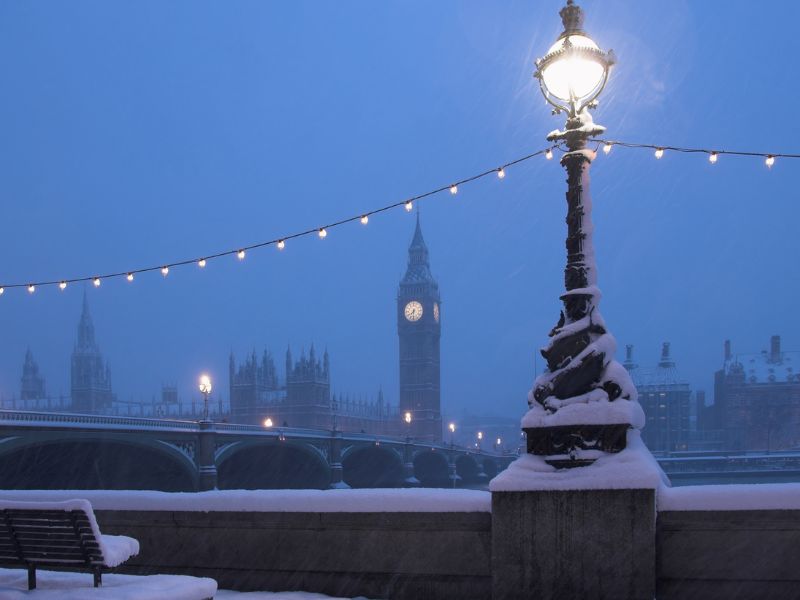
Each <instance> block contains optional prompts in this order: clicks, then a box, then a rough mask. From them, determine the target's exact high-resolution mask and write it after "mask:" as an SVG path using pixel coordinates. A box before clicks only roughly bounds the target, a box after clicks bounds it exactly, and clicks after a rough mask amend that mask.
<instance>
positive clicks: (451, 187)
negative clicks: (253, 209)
mask: <svg viewBox="0 0 800 600" xmlns="http://www.w3.org/2000/svg"><path fill="white" fill-rule="evenodd" d="M589 141H590V142H592V143H596V144H598V146H597V149H599V148H600V147H601V146H602V149H603V152H604V153H605V154H609V153H610V152H611V149H612V148H613V147H614V146H621V147H623V148H632V149H650V150H653V154H654V156H655V157H656V158H657V159H660V158H662V157H663V156H664V154H665V153H666V152H679V153H684V154H706V155H707V156H708V160H709V162H711V163H712V164H714V163H716V162H717V160H718V158H719V156H721V155H732V156H745V157H760V158H763V159H764V163H765V164H766V166H767V167H768V168H771V167H772V166H773V165H774V164H775V160H776V159H778V158H787V159H793V158H795V159H796V158H800V154H786V153H780V152H771V153H770V152H752V151H736V150H714V149H709V148H685V147H681V146H668V145H663V144H639V143H633V142H624V141H620V140H607V139H600V138H592V139H590V140H589ZM556 149H557V150H559V151H561V152H564V151H565V148H563V147H562V146H561V145H560V144H554V145H552V146H549V147H547V148H543V149H542V150H537V151H536V152H532V153H531V154H527V155H525V156H522V157H520V158H517V159H514V160H512V161H510V162H507V163H505V164H502V165H500V166H499V167H494V168H491V169H487V170H485V171H482V172H480V173H477V174H476V175H471V176H470V177H467V178H465V179H461V180H459V181H455V182H453V183H450V184H448V185H445V186H442V187H438V188H436V189H433V190H430V191H428V192H425V193H422V194H418V195H416V196H413V197H411V198H407V199H405V200H401V201H399V202H394V203H392V204H387V205H386V206H382V207H380V208H375V209H373V210H369V211H367V212H362V213H359V214H357V215H354V216H351V217H347V218H344V219H341V220H339V221H335V222H333V223H329V224H327V225H323V226H321V227H313V228H311V229H306V230H303V231H299V232H296V233H291V234H288V235H284V236H281V237H278V238H274V239H271V240H267V241H263V242H258V243H255V244H250V245H248V246H240V247H237V248H234V249H231V250H224V251H222V252H216V253H214V254H205V255H202V256H197V257H194V258H189V259H185V260H179V261H176V262H168V263H161V264H159V265H155V266H149V267H142V268H138V269H129V270H125V271H116V272H112V273H106V274H104V275H91V276H83V277H72V278H68V279H54V280H44V281H31V282H28V283H11V284H0V296H1V295H3V293H4V292H5V291H6V289H13V288H26V289H27V290H28V292H29V293H31V294H33V293H34V292H35V291H36V290H37V289H38V288H40V287H47V286H58V288H59V289H61V290H64V289H66V288H67V286H68V285H69V284H71V283H81V282H86V281H91V282H92V284H93V285H94V286H95V287H100V285H101V284H102V282H103V281H105V280H107V279H117V278H121V277H124V278H126V279H127V280H128V281H133V280H134V279H135V277H136V275H140V274H142V273H150V272H153V271H159V272H160V273H161V275H162V276H164V277H167V276H168V275H169V273H170V270H171V269H174V268H176V267H183V266H186V265H192V264H194V265H197V266H198V267H199V268H201V269H203V268H205V267H206V265H207V264H208V261H210V260H214V259H218V258H223V257H225V256H233V255H236V257H237V258H238V259H239V260H244V259H245V257H246V255H247V252H248V251H250V250H255V249H257V248H263V247H265V246H275V247H276V248H277V249H278V250H283V249H284V248H285V247H286V243H287V242H288V241H289V240H295V239H298V238H301V237H306V236H309V235H315V234H316V235H317V236H318V237H319V238H321V239H324V238H325V237H327V235H328V231H330V230H331V229H333V228H334V227H339V226H341V225H346V224H348V223H352V222H354V221H359V222H360V223H361V224H362V225H367V224H368V223H369V219H370V217H371V216H373V215H377V214H380V213H383V212H386V211H389V210H392V209H395V208H399V207H401V206H402V207H403V208H404V209H405V210H406V211H407V212H411V211H412V210H413V208H414V203H415V202H419V201H421V200H424V199H426V198H429V197H431V196H434V195H436V194H440V193H443V192H448V191H449V192H450V194H451V195H456V194H457V193H458V190H459V186H463V185H466V184H469V183H472V182H474V181H477V180H479V179H482V178H484V177H487V176H489V175H492V174H494V175H496V176H497V178H498V179H501V180H502V179H505V176H506V169H508V168H509V167H513V166H514V165H518V164H520V163H522V162H525V161H527V160H530V159H532V158H534V157H536V156H542V155H543V156H544V157H545V158H546V159H548V160H551V159H552V158H553V150H556Z"/></svg>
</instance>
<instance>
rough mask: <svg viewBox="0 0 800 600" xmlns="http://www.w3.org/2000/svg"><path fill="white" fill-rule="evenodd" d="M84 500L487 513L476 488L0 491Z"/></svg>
mask: <svg viewBox="0 0 800 600" xmlns="http://www.w3.org/2000/svg"><path fill="white" fill-rule="evenodd" d="M74 498H85V499H86V500H88V501H89V502H90V503H91V505H92V508H94V510H166V511H170V510H174V511H203V512H211V511H221V512H225V511H230V512H234V511H235V512H490V511H491V505H492V500H491V494H489V493H488V492H484V491H480V490H450V489H358V490H215V491H212V492H191V493H170V492H154V491H137V490H131V491H126V490H2V491H0V499H2V500H15V501H28V502H30V501H39V502H41V501H48V502H53V501H63V500H71V499H74Z"/></svg>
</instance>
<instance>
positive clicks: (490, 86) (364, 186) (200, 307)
mask: <svg viewBox="0 0 800 600" xmlns="http://www.w3.org/2000/svg"><path fill="white" fill-rule="evenodd" d="M562 4H563V3H562V2H560V1H552V2H540V3H533V2H530V1H522V0H520V1H511V2H503V3H485V2H478V1H477V0H475V1H456V0H447V1H442V2H437V3H435V4H431V3H423V2H417V1H414V2H394V1H392V2H389V1H387V2H383V3H379V4H376V3H369V2H350V3H347V4H328V3H313V2H291V3H288V2H287V3H284V2H272V3H260V2H240V3H237V4H236V5H235V9H234V8H233V7H232V6H231V5H228V4H203V5H197V4H195V3H189V2H174V3H170V4H163V3H156V2H151V3H141V4H137V5H136V6H133V5H125V4H121V3H110V2H99V1H96V2H76V3H70V4H69V5H59V4H53V3H50V4H45V3H29V2H22V1H19V2H16V1H14V2H6V3H4V4H3V5H2V6H0V50H2V51H0V73H2V75H3V87H4V90H5V92H4V94H3V95H2V97H0V124H2V130H3V135H2V136H0V165H2V166H1V167H0V172H1V173H2V177H0V194H2V208H3V223H4V227H3V235H2V236H0V256H3V257H4V260H2V262H0V284H3V283H4V282H17V281H27V280H29V279H51V278H52V279H58V278H61V277H73V276H89V275H92V274H94V273H97V272H107V271H117V270H126V269H129V268H137V267H140V266H147V265H151V264H159V263H160V262H167V261H174V260H181V259H184V258H189V257H192V256H199V255H203V254H206V253H208V254H210V253H213V252H216V251H220V250H227V249H230V248H235V247H238V246H242V245H248V244H251V243H255V242H258V241H261V240H265V239H271V238H275V237H280V236H282V235H284V234H286V233H291V232H294V231H297V230H302V229H306V228H309V227H315V226H319V225H322V224H325V223H328V222H331V221H335V220H337V219H339V218H342V217H347V216H351V215H353V214H357V213H359V212H361V211H365V210H369V209H372V208H375V207H378V206H381V205H384V204H387V203H389V202H393V201H399V200H402V199H403V198H405V197H408V196H412V195H415V194H418V193H420V192H425V191H427V190H429V189H431V188H435V187H439V186H441V185H446V184H448V183H449V182H451V181H453V180H456V179H460V178H462V177H465V176H468V175H471V174H473V173H475V172H478V171H481V170H483V169H485V168H490V167H492V166H495V165H499V164H502V163H504V162H506V161H508V160H512V159H514V158H516V157H518V156H521V155H524V154H527V153H529V152H531V151H534V150H537V149H540V148H543V147H545V146H546V145H547V143H546V141H545V139H544V138H545V135H546V134H547V133H548V132H549V131H550V130H552V129H555V128H557V127H560V126H561V125H562V121H563V118H562V117H553V116H551V115H550V112H549V110H548V109H547V107H546V106H545V105H544V101H543V100H542V98H541V95H540V93H539V90H538V89H537V85H536V83H535V81H534V80H533V78H532V77H531V74H532V72H533V62H534V59H535V58H536V57H537V56H541V55H543V54H544V53H545V51H546V50H547V48H548V47H549V46H550V44H551V43H552V41H553V40H554V39H555V37H556V36H557V35H558V33H559V32H560V21H559V18H558V10H559V8H560V7H561V6H562ZM580 4H581V5H582V6H583V8H584V10H585V12H586V28H587V30H588V31H589V33H590V34H591V35H592V36H593V37H594V38H595V39H596V40H597V41H598V42H599V43H600V44H601V45H602V46H603V47H606V48H613V49H614V50H615V52H616V53H617V55H618V58H619V64H618V66H617V67H616V69H615V70H614V72H613V73H612V77H611V81H610V84H609V88H608V90H607V92H605V93H604V95H603V97H602V98H601V105H600V107H599V108H598V110H597V111H595V112H596V114H595V120H596V121H597V122H598V123H601V124H603V125H605V126H606V127H607V128H608V137H609V138H612V139H621V140H626V141H633V142H637V141H641V142H647V143H663V144H675V145H687V146H700V147H705V148H715V149H723V148H724V149H732V150H733V149H741V150H756V151H764V152H767V151H769V152H793V151H794V152H796V151H797V147H796V140H795V136H794V127H793V126H792V125H791V124H789V125H787V124H786V118H785V117H784V116H783V113H784V112H785V110H780V108H782V106H781V105H779V104H778V103H777V102H775V101H774V100H772V99H773V98H780V99H783V98H791V97H793V96H794V93H795V92H796V91H797V89H798V87H800V83H798V81H797V79H796V76H795V72H794V70H793V69H792V68H790V66H789V65H788V64H787V61H788V60H789V59H788V58H787V57H791V56H793V52H794V49H793V47H792V46H791V44H792V40H791V39H790V38H789V37H786V36H777V37H776V36H775V35H774V15H775V14H781V15H782V18H785V19H786V20H788V21H791V20H792V18H797V17H800V7H798V6H797V5H796V3H793V2H788V1H786V2H779V3H778V4H777V5H771V7H770V9H769V10H764V8H763V6H760V5H758V4H756V3H752V4H751V3H729V4H726V6H725V10H720V8H719V7H718V6H716V5H714V4H713V3H690V2H688V1H675V2H670V3H669V4H668V5H666V4H665V3H660V2H655V1H654V0H653V1H646V2H638V3H630V2H623V1H622V0H606V1H605V2H599V1H597V0H595V1H589V0H587V1H585V2H581V3H580ZM779 106H780V108H779ZM790 119H791V116H790ZM798 166H799V165H798V164H797V163H795V162H792V161H789V160H783V161H781V160H779V161H778V162H777V163H776V165H775V166H774V167H773V168H772V169H771V170H768V169H766V167H765V166H764V164H763V161H761V160H758V159H755V158H752V159H746V158H734V157H722V158H721V159H720V161H719V162H718V164H716V165H713V166H712V165H710V164H709V163H708V161H707V160H706V158H705V157H704V156H701V155H675V154H671V153H667V154H666V155H665V156H664V158H662V159H661V160H660V161H656V160H655V159H654V158H653V156H652V153H651V152H648V151H635V150H625V149H623V148H615V149H614V150H613V151H612V152H611V154H610V155H609V156H607V157H606V156H603V155H602V153H601V154H600V156H598V158H597V160H596V161H595V163H594V166H593V170H592V175H593V180H592V186H593V187H592V195H593V199H594V221H595V226H596V235H595V244H596V248H597V254H598V262H599V285H600V287H601V289H602V290H603V292H604V298H603V300H602V302H601V310H602V312H603V315H604V316H605V319H606V321H607V323H608V326H609V328H610V330H611V332H612V333H614V335H615V337H616V338H617V341H618V345H619V348H618V353H617V356H618V358H622V357H623V356H624V346H625V344H634V345H635V347H636V360H637V362H638V363H639V364H640V365H642V366H652V365H655V363H656V362H657V361H658V357H659V354H660V350H661V343H662V342H663V341H669V342H671V347H672V354H673V357H674V359H675V360H676V362H677V365H678V369H679V371H680V372H681V373H682V374H683V376H684V377H685V378H686V379H688V380H689V381H690V382H691V383H692V385H693V386H694V388H695V389H705V390H706V393H707V397H708V398H709V399H710V398H711V396H712V374H713V371H714V370H715V369H717V368H719V366H720V365H721V363H722V344H723V340H725V339H731V340H732V343H733V349H734V352H735V353H736V352H758V351H760V350H761V349H764V348H767V346H768V343H769V337H770V336H771V335H773V334H779V335H781V336H782V339H783V347H784V349H786V350H796V349H798V347H800V324H799V323H798V320H797V318H796V312H795V311H796V308H795V304H796V300H795V298H796V295H797V291H798V285H797V283H796V278H795V277H794V275H793V271H792V267H793V266H794V261H793V260H792V259H794V258H796V257H797V254H798V241H797V238H796V236H795V235H794V232H793V231H792V228H793V226H794V221H795V220H796V217H792V216H791V215H793V214H795V212H796V210H797V206H796V205H797V199H798V198H797V192H796V183H795V178H796V174H797V168H798ZM564 189H565V184H564V174H563V170H562V169H561V167H560V166H559V165H558V163H557V161H556V160H553V161H545V160H544V159H541V160H536V159H534V160H532V161H530V162H528V163H525V164H523V165H520V166H519V167H516V168H511V169H509V170H508V173H507V177H506V178H505V179H504V180H503V181H499V180H497V179H495V178H487V179H486V180H485V181H480V182H477V183H475V184H473V185H470V186H465V187H464V188H463V189H462V190H460V191H459V194H458V195H457V196H455V197H450V196H449V195H447V194H444V195H442V196H439V197H434V198H430V199H428V200H426V201H424V202H423V203H421V217H422V226H423V231H424V233H425V238H426V241H427V243H428V246H429V248H430V252H431V267H432V270H433V273H434V275H435V276H436V277H437V278H438V280H439V284H440V288H441V293H442V406H443V411H445V412H446V413H447V412H450V413H452V412H460V410H461V408H462V407H465V408H467V409H469V410H471V411H473V412H480V413H499V414H504V415H508V416H515V415H520V416H521V415H522V414H523V413H524V411H525V409H526V403H525V395H526V393H527V390H528V389H529V387H530V384H531V382H532V380H533V375H534V373H533V366H534V353H535V352H536V351H537V349H538V348H539V347H541V346H542V345H544V343H545V342H546V339H547V332H548V331H549V330H550V328H551V327H552V326H553V325H554V324H555V322H556V320H557V317H558V310H559V308H560V302H559V300H558V296H559V294H560V292H561V290H562V288H563V279H562V270H563V263H564V234H565V226H564V211H565V206H564ZM413 226H414V221H413V216H411V215H407V214H406V213H405V212H404V211H403V210H402V209H398V210H396V211H393V212H391V213H387V214H383V215H378V216H375V217H374V218H372V219H371V220H370V223H369V225H368V226H366V227H364V226H362V225H360V224H358V223H354V224H351V225H348V226H345V227H342V228H337V229H335V230H333V231H332V232H331V234H330V235H329V236H328V237H327V238H326V239H325V240H319V239H315V238H308V239H303V240H297V241H295V242H293V243H288V244H287V247H286V249H285V250H284V251H283V252H282V253H278V252H277V250H275V249H274V248H263V249H260V250H254V251H252V252H250V253H248V255H247V257H246V258H245V260H244V261H242V262H240V261H238V260H236V258H235V257H226V258H224V259H221V260H218V261H215V262H213V263H211V264H209V266H208V267H207V268H206V269H205V270H203V271H200V270H199V269H197V268H195V267H193V266H189V267H184V268H181V269H175V270H174V271H173V272H170V274H169V277H167V278H166V279H165V278H163V277H162V276H161V275H160V274H158V273H157V272H156V273H151V274H148V275H142V276H140V277H137V279H136V280H135V281H134V282H133V283H127V282H126V281H124V280H122V279H121V280H117V281H109V282H107V283H104V284H103V285H102V286H101V287H100V288H98V289H94V288H92V287H91V286H89V289H87V294H88V296H89V303H90V306H91V309H92V314H93V318H94V321H95V327H96V330H97V339H98V343H99V345H100V347H101V349H102V351H103V353H104V356H105V358H106V359H107V361H108V362H109V365H110V367H111V371H112V379H113V384H114V391H115V392H116V393H117V395H118V396H119V398H120V399H123V400H127V399H128V398H129V397H130V396H134V397H135V398H137V399H144V400H149V399H150V398H151V397H152V396H153V395H156V396H157V395H158V393H159V390H160V385H161V383H162V382H164V383H176V384H177V385H178V387H179V393H180V395H181V397H182V399H183V401H184V402H189V400H190V394H191V393H194V385H195V381H196V378H197V376H198V375H199V373H200V372H201V371H208V372H210V373H211V374H212V376H213V377H214V379H215V382H216V385H217V390H219V389H220V388H221V389H222V390H223V394H224V396H225V397H227V364H228V363H227V360H228V355H229V353H230V352H231V351H233V352H234V353H235V355H236V356H237V358H238V359H240V360H241V359H242V358H244V356H245V354H246V353H248V352H250V351H252V349H253V348H255V349H256V350H257V351H258V352H259V353H260V352H261V350H262V349H263V348H265V347H266V348H268V349H270V350H271V351H272V352H273V354H274V355H275V357H276V363H277V364H278V365H282V357H283V352H284V351H285V349H286V346H287V344H291V346H292V349H293V351H297V352H299V350H300V348H301V347H302V346H304V345H305V346H306V348H308V347H309V345H310V344H311V343H312V342H313V343H314V344H315V345H316V347H317V348H318V349H322V348H324V347H326V346H327V347H328V350H329V352H330V356H331V364H332V389H333V390H334V391H336V392H345V393H348V392H349V393H351V394H354V395H355V394H363V395H367V394H370V395H374V394H375V393H376V392H377V389H378V387H379V386H380V385H382V386H383V390H384V393H385V395H386V399H387V401H389V402H391V403H392V404H395V403H396V402H397V385H398V383H397V377H398V375H397V333H396V321H395V318H396V316H395V304H394V303H395V294H396V290H397V284H398V282H399V280H400V278H401V277H402V274H403V272H404V270H405V261H406V251H407V248H408V244H409V242H410V240H411V235H412V232H413ZM12 292H13V293H12ZM81 296H82V286H80V285H72V286H70V287H68V288H67V290H65V291H64V292H59V290H58V289H57V288H50V289H47V290H40V291H37V292H36V293H35V294H33V295H29V294H27V293H26V292H24V291H22V290H13V291H12V290H9V291H7V292H6V293H5V294H4V295H3V296H2V297H0V330H1V331H2V332H3V335H2V339H3V343H2V344H0V395H2V396H5V397H10V396H11V395H12V394H14V393H17V394H18V392H19V376H20V371H21V367H22V361H23V358H24V352H25V349H26V348H27V347H30V348H31V350H32V352H33V354H34V356H35V357H36V359H37V361H38V363H39V365H40V368H41V370H42V373H43V374H44V376H45V377H46V379H47V385H48V390H49V391H50V392H51V393H52V394H54V395H58V393H59V392H60V391H63V392H64V393H65V394H68V390H69V354H70V352H71V349H72V345H73V343H74V340H75V333H76V326H77V322H78V318H79V315H80V305H81ZM538 365H539V368H541V366H542V361H541V359H540V358H539V359H538ZM279 370H280V371H281V372H282V369H279Z"/></svg>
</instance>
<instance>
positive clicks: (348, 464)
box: [342, 444, 403, 488]
mask: <svg viewBox="0 0 800 600" xmlns="http://www.w3.org/2000/svg"><path fill="white" fill-rule="evenodd" d="M342 474H343V479H344V482H345V483H346V484H347V485H349V486H350V487H352V488H388V487H401V486H402V485H403V461H402V459H401V458H400V455H399V454H398V453H397V452H396V451H395V450H393V449H392V448H390V447H387V446H382V445H379V444H369V445H364V446H353V447H351V448H348V449H347V451H346V452H345V453H344V456H343V458H342Z"/></svg>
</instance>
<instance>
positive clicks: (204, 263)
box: [197, 258, 206, 269]
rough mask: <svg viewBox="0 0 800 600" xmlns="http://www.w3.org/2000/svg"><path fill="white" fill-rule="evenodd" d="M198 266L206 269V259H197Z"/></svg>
mask: <svg viewBox="0 0 800 600" xmlns="http://www.w3.org/2000/svg"><path fill="white" fill-rule="evenodd" d="M197 266H198V267H200V268H201V269H205V268H206V259H205V258H201V259H200V260H198V261H197Z"/></svg>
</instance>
